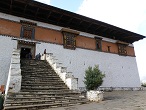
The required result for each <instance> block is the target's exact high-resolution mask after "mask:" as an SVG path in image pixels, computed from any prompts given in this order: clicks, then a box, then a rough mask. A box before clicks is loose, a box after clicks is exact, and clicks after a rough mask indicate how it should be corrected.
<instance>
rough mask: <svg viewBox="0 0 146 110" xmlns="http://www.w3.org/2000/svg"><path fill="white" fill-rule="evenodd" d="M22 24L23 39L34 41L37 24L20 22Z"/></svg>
mask: <svg viewBox="0 0 146 110" xmlns="http://www.w3.org/2000/svg"><path fill="white" fill-rule="evenodd" d="M20 22H21V24H22V27H21V35H20V37H21V38H26V39H34V33H35V28H34V27H35V26H36V23H32V22H29V21H23V20H21V21H20Z"/></svg>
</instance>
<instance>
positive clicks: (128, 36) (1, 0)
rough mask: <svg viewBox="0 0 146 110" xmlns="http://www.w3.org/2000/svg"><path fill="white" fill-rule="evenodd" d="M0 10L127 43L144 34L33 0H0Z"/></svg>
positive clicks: (138, 38)
mask: <svg viewBox="0 0 146 110" xmlns="http://www.w3.org/2000/svg"><path fill="white" fill-rule="evenodd" d="M0 12H2V13H7V14H11V15H14V16H18V17H23V18H27V19H32V20H35V21H40V22H44V23H49V24H53V25H57V26H61V27H64V28H70V29H73V30H78V31H82V32H87V33H90V34H95V35H99V36H103V37H107V38H111V39H115V40H120V41H123V42H127V43H133V42H135V41H138V40H140V39H143V38H145V36H142V35H139V34H136V33H133V32H130V31H127V30H124V29H121V28H118V27H115V26H113V25H109V24H107V23H103V22H101V21H98V20H95V19H92V18H88V17H85V16H82V15H79V14H75V13H72V12H69V11H66V10H63V9H59V8H56V7H53V6H50V5H46V4H43V3H40V2H37V1H33V0H0Z"/></svg>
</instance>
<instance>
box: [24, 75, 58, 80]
mask: <svg viewBox="0 0 146 110" xmlns="http://www.w3.org/2000/svg"><path fill="white" fill-rule="evenodd" d="M22 79H28V80H29V79H47V80H49V79H60V78H59V77H57V76H55V77H51V76H46V77H45V76H41V77H38V76H33V77H32V76H31V77H30V76H23V77H22Z"/></svg>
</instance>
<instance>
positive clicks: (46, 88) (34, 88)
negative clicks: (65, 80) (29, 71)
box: [21, 86, 68, 90]
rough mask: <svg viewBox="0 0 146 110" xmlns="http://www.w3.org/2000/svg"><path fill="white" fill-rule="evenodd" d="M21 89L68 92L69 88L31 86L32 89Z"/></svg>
mask: <svg viewBox="0 0 146 110" xmlns="http://www.w3.org/2000/svg"><path fill="white" fill-rule="evenodd" d="M21 89H22V90H24V89H29V90H32V89H33V90H40V89H41V90H68V88H67V87H42V86H41V87H32V86H30V87H27V86H22V87H21Z"/></svg>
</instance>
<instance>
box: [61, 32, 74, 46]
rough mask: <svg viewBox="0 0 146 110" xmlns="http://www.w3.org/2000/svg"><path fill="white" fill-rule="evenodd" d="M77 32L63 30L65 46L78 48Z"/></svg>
mask: <svg viewBox="0 0 146 110" xmlns="http://www.w3.org/2000/svg"><path fill="white" fill-rule="evenodd" d="M75 36H76V35H75V34H73V33H69V32H63V45H64V48H68V49H75V48H76V40H75Z"/></svg>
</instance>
